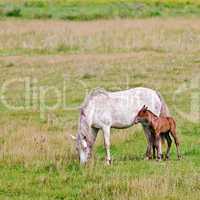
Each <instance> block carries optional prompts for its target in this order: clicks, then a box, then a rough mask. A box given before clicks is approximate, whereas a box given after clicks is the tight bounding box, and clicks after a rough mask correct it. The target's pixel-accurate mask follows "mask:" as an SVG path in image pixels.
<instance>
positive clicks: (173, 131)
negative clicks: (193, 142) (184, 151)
mask: <svg viewBox="0 0 200 200" xmlns="http://www.w3.org/2000/svg"><path fill="white" fill-rule="evenodd" d="M170 132H171V135H172V137H173V138H174V142H175V144H176V153H177V157H178V159H180V157H181V156H180V152H179V144H180V143H179V140H178V138H177V135H176V131H175V130H171V131H170Z"/></svg>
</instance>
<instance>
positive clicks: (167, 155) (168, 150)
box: [165, 133, 172, 159]
mask: <svg viewBox="0 0 200 200" xmlns="http://www.w3.org/2000/svg"><path fill="white" fill-rule="evenodd" d="M165 138H166V140H167V152H166V159H169V157H170V155H169V152H170V148H171V144H172V139H171V137H170V135H169V133H166V134H165Z"/></svg>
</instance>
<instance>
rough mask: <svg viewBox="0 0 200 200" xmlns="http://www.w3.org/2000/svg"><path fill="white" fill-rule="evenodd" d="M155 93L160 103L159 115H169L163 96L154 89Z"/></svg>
mask: <svg viewBox="0 0 200 200" xmlns="http://www.w3.org/2000/svg"><path fill="white" fill-rule="evenodd" d="M156 93H157V95H158V97H159V98H160V101H161V103H162V105H161V110H160V117H169V116H170V112H169V108H168V106H167V104H166V102H165V100H164V98H163V96H162V95H161V94H160V92H158V91H156Z"/></svg>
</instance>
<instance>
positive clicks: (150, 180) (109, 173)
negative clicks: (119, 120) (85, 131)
mask: <svg viewBox="0 0 200 200" xmlns="http://www.w3.org/2000/svg"><path fill="white" fill-rule="evenodd" d="M0 27H1V31H0V55H1V56H0V73H1V78H0V89H1V88H2V85H3V84H4V83H5V82H6V81H11V80H13V79H16V78H28V80H31V81H33V80H34V79H36V80H37V82H35V83H34V82H31V87H32V88H33V87H35V93H34V92H33V90H31V92H30V95H31V96H30V97H31V99H32V101H31V102H30V106H29V108H28V107H27V108H26V109H24V110H20V111H14V110H12V109H8V108H7V107H6V106H5V105H4V104H3V102H2V100H0V199H2V200H4V199H5V200H7V199H8V200H10V199H12V200H13V199H14V200H15V199H16V200H38V199H39V200H40V199H41V200H45V199H53V200H63V199H65V200H68V199H70V200H75V199H77V200H79V199H89V200H90V199H91V200H94V199H97V200H102V199H106V200H112V199H120V200H121V199H122V200H123V199H134V200H143V199H144V200H157V199H159V200H160V199H161V200H168V199H170V200H172V199H173V200H179V199H180V200H183V199H194V200H198V199H199V196H200V182H199V179H200V175H199V172H200V161H199V157H200V138H199V135H200V125H199V121H197V120H194V121H191V120H187V119H186V118H184V117H182V116H181V115H179V114H178V113H177V111H176V109H175V108H179V109H180V110H181V111H184V112H185V113H187V114H190V103H191V98H190V97H191V96H192V95H194V96H195V98H196V103H197V110H196V111H197V113H196V111H194V110H193V112H192V115H195V113H196V114H199V112H200V111H199V110H198V108H199V107H198V106H199V97H200V96H199V80H200V79H199V74H200V67H199V57H200V53H199V33H200V22H199V18H198V17H194V18H166V19H165V20H162V19H160V18H153V19H135V20H127V19H126V20H122V19H115V20H107V21H101V20H99V21H92V22H90V21H87V22H65V21H62V20H46V19H45V20H21V19H18V20H16V19H7V20H4V21H0ZM16 30H17V31H16ZM38 30H39V31H38ZM188 30H189V31H188ZM64 79H65V81H66V85H65V90H63V80H64ZM195 80H196V85H195ZM80 81H81V82H80ZM192 83H193V84H192ZM184 84H186V85H187V86H188V87H190V86H191V84H192V85H193V86H195V87H194V88H193V90H187V91H182V92H181V93H179V94H177V96H176V98H174V94H175V92H176V91H177V90H178V89H179V88H181V87H182V86H183V85H184ZM45 86H47V87H52V86H54V87H56V88H57V89H59V91H64V92H62V95H63V94H65V95H66V99H65V101H64V102H65V103H66V106H67V109H65V108H64V107H63V106H61V105H60V106H59V107H58V108H57V109H55V110H48V109H44V108H41V107H40V105H39V103H38V101H40V100H42V99H40V98H39V97H40V95H39V93H38V92H39V91H40V90H41V89H42V88H44V87H45ZM136 86H145V87H150V88H153V89H156V90H159V91H160V92H161V94H162V95H163V96H164V98H165V100H166V102H167V104H168V106H169V108H170V111H171V113H172V115H173V116H174V117H175V119H176V121H177V129H178V135H179V137H180V141H181V147H180V148H181V154H182V156H183V158H182V159H181V160H180V161H178V160H177V159H176V150H175V145H174V144H173V146H172V151H171V160H169V161H162V162H159V163H158V162H156V161H154V160H152V161H146V160H144V159H143V158H144V152H145V149H146V139H145V136H144V133H143V130H142V129H141V127H140V126H136V127H133V128H130V129H126V130H112V136H111V141H112V146H111V153H112V158H113V164H112V166H109V167H108V166H106V165H105V162H104V157H105V152H104V148H103V138H102V133H101V132H100V133H99V135H98V138H97V141H96V143H95V146H94V151H93V158H92V159H91V162H90V163H89V164H88V165H87V166H85V167H83V166H80V165H79V162H78V158H77V155H76V154H75V145H74V143H73V141H71V140H70V138H69V134H71V133H72V134H75V133H76V131H77V126H78V116H79V110H78V108H77V107H78V106H79V105H80V104H81V103H82V101H83V100H84V97H85V95H86V92H87V90H90V89H92V88H95V87H104V88H106V89H107V90H111V91H117V90H124V89H127V88H132V87H136ZM86 89H87V90H86ZM0 93H1V95H2V92H1V90H0ZM4 94H5V95H6V97H7V100H8V102H9V103H12V105H15V104H17V105H22V106H24V105H25V103H24V98H25V94H24V84H23V83H16V82H14V83H13V84H11V85H9V87H8V90H7V91H6V92H5V93H4ZM34 94H35V96H34ZM38 98H39V99H38ZM45 101H46V103H47V104H48V105H52V104H54V103H56V95H55V93H52V92H49V93H48V94H47V95H46V98H45ZM41 109H43V110H41ZM41 111H42V114H41ZM190 119H191V118H190ZM198 119H199V118H198ZM164 150H165V149H164Z"/></svg>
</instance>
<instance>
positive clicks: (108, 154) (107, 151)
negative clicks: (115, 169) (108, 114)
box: [103, 126, 111, 165]
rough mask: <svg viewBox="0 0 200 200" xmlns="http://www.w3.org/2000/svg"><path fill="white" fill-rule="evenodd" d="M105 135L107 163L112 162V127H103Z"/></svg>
mask: <svg viewBox="0 0 200 200" xmlns="http://www.w3.org/2000/svg"><path fill="white" fill-rule="evenodd" d="M103 135H104V146H105V150H106V164H108V165H110V164H111V156H110V127H109V126H106V127H104V128H103Z"/></svg>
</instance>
